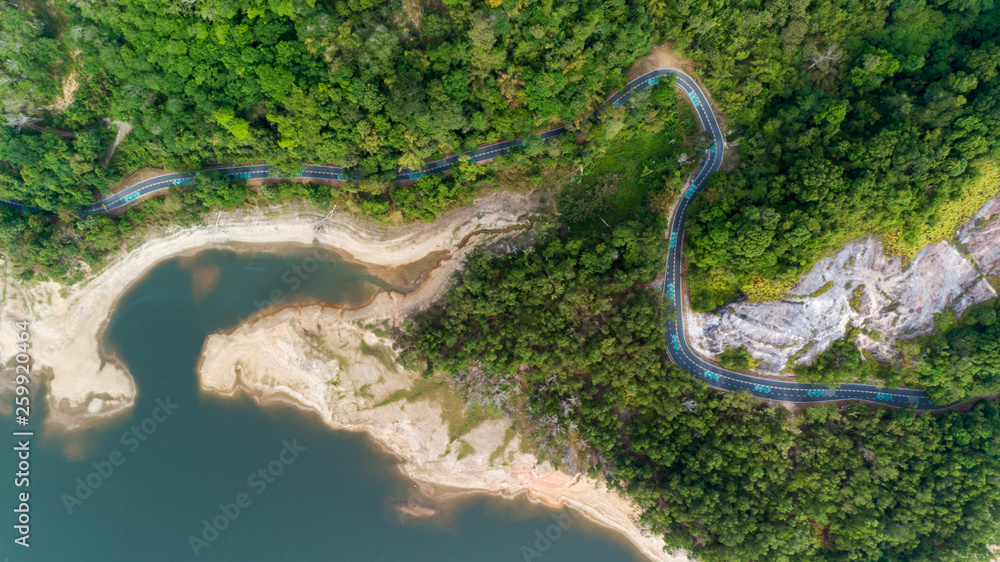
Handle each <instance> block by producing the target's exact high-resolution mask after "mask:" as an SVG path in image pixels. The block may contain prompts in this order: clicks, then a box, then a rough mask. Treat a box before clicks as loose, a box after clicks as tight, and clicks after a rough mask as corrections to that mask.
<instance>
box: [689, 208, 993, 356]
mask: <svg viewBox="0 0 1000 562" xmlns="http://www.w3.org/2000/svg"><path fill="white" fill-rule="evenodd" d="M956 240H957V241H958V244H957V245H956V244H952V243H949V242H941V243H939V244H934V245H929V246H926V247H925V248H923V249H922V250H921V251H920V253H918V254H917V256H916V257H915V258H914V259H913V260H912V261H911V262H909V263H903V260H902V259H901V258H899V257H892V258H889V257H887V256H886V255H885V253H884V252H883V250H882V243H881V242H880V241H879V240H876V239H873V238H866V239H863V240H861V241H858V242H855V243H852V244H848V245H847V246H845V247H844V248H843V249H842V250H840V251H839V252H837V254H836V255H834V256H833V257H830V258H826V259H823V260H821V261H820V262H819V263H817V264H816V266H815V267H814V268H813V269H812V271H810V272H809V273H808V274H806V275H805V276H803V278H802V279H801V280H800V281H799V283H798V284H797V285H796V286H795V287H794V288H793V289H792V290H791V291H789V294H788V295H787V296H786V298H784V299H782V300H780V301H777V302H769V303H761V304H752V303H737V304H731V305H728V306H726V307H725V308H724V309H723V310H722V311H721V313H719V314H700V313H689V315H688V317H687V322H686V325H687V326H688V328H687V331H688V338H689V340H690V342H691V344H692V345H693V346H694V347H695V349H697V350H698V351H700V352H701V353H702V354H704V355H707V356H714V355H716V354H717V353H720V352H722V351H723V350H724V349H726V348H732V347H739V346H746V347H747V349H748V350H750V353H751V354H753V356H754V357H755V358H756V359H758V360H760V361H761V365H760V367H759V368H758V371H759V372H760V373H761V374H767V375H778V374H779V373H781V371H783V370H784V369H785V368H786V366H790V365H788V363H789V361H795V362H797V363H803V364H807V363H809V362H811V361H812V360H813V359H814V358H815V357H816V355H817V354H819V353H820V352H822V351H824V350H826V349H827V348H828V347H829V346H830V343H831V342H833V341H834V340H837V339H840V338H842V337H844V335H845V334H846V332H847V328H848V326H856V327H858V328H861V331H862V332H864V333H862V334H861V335H858V336H857V338H856V340H855V343H856V344H857V345H858V347H860V348H865V349H869V350H871V352H872V354H873V355H874V356H875V357H876V358H879V359H888V358H889V357H891V356H892V355H893V353H894V352H893V343H894V342H895V340H896V339H898V338H907V337H913V336H917V335H920V334H925V333H927V332H929V331H930V330H931V329H932V327H933V322H934V315H935V314H936V313H939V312H942V311H944V310H945V309H948V308H951V309H953V310H954V311H955V314H956V315H959V316H960V315H961V314H962V313H963V312H964V311H965V309H966V308H968V307H969V306H971V305H973V304H976V303H980V302H983V301H985V300H988V299H990V298H993V297H996V296H997V292H996V290H995V289H994V287H993V286H991V285H990V283H989V281H988V280H987V279H986V278H985V276H989V275H997V274H998V273H1000V197H998V198H996V199H994V200H992V201H990V202H989V203H987V204H986V206H984V207H983V208H982V209H981V210H980V211H979V212H978V213H977V214H976V216H975V217H973V218H972V219H971V220H970V221H969V222H968V223H966V224H965V225H964V226H962V228H961V229H959V231H958V232H957V233H956ZM960 248H961V250H964V251H965V253H963V251H960Z"/></svg>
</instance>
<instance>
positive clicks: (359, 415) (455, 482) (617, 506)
mask: <svg viewBox="0 0 1000 562" xmlns="http://www.w3.org/2000/svg"><path fill="white" fill-rule="evenodd" d="M420 292H421V289H418V290H417V291H414V292H413V293H410V294H408V295H405V296H403V297H402V298H401V299H400V300H399V301H398V302H397V303H396V306H397V307H398V308H397V309H396V310H397V311H398V310H400V309H401V310H404V311H408V310H413V308H411V307H420V306H422V304H423V302H424V301H425V295H420ZM429 292H430V291H429ZM411 297H412V298H411ZM384 319H387V316H385V312H384V311H380V310H377V309H368V308H363V309H356V310H338V309H329V308H327V309H324V308H322V307H319V306H308V307H302V308H286V309H282V310H278V311H276V312H274V313H273V314H268V315H262V316H258V317H257V318H255V319H253V320H251V321H248V322H244V323H243V324H241V325H240V326H239V327H238V328H237V329H235V330H233V331H232V332H230V333H228V334H213V335H212V336H209V337H208V339H207V340H206V342H205V346H204V349H203V351H202V358H201V363H200V364H199V366H198V379H199V383H200V386H201V389H202V391H203V392H207V393H212V394H215V395H223V396H233V395H235V394H237V393H246V394H247V395H249V396H250V397H252V398H253V399H254V401H256V402H257V403H258V404H261V405H264V404H268V403H271V402H283V403H290V404H293V405H296V406H298V407H300V408H303V409H306V410H309V411H312V412H315V413H317V414H318V415H319V416H320V418H322V420H323V421H324V422H325V423H326V424H327V425H328V426H329V427H331V428H333V429H336V430H346V431H357V432H365V433H367V434H368V436H369V437H371V438H372V439H373V440H374V441H375V442H376V443H378V444H379V445H381V446H382V447H383V448H384V449H385V450H387V451H388V452H389V453H391V454H393V455H394V456H396V458H397V459H399V467H400V469H401V470H402V472H403V473H404V474H405V475H406V476H407V477H408V478H410V479H411V480H413V481H415V482H416V483H417V484H418V485H419V486H420V488H421V490H422V491H423V492H424V493H425V494H427V495H428V496H430V497H432V498H434V499H436V500H444V499H449V498H454V497H456V496H458V495H463V494H470V493H487V494H492V495H497V496H501V497H505V498H514V497H517V496H519V495H525V496H526V497H527V499H529V500H530V501H532V502H536V503H540V504H544V505H548V506H551V507H562V506H568V507H570V508H572V509H573V510H574V511H575V512H576V513H579V514H581V515H582V516H583V517H585V518H587V519H589V520H591V521H593V522H596V523H598V524H600V525H603V526H605V527H608V528H610V529H613V530H615V531H618V532H620V533H621V534H623V535H624V536H625V537H626V538H627V539H628V540H629V542H630V543H632V545H633V546H634V547H635V548H636V549H637V550H638V551H639V552H641V553H642V554H643V555H645V556H646V557H648V558H650V559H652V560H664V561H671V562H680V561H684V560H688V558H687V557H686V556H683V555H675V556H670V555H667V554H665V553H664V552H663V544H664V543H663V540H662V539H661V538H659V537H655V536H651V535H650V534H649V533H648V532H646V531H645V530H644V529H643V528H642V526H641V525H639V524H638V523H637V519H638V516H639V512H638V509H637V508H636V506H635V505H634V504H632V503H631V502H630V501H629V500H627V499H625V498H623V497H622V496H620V495H618V494H617V493H615V492H613V491H610V490H608V489H607V487H606V485H605V484H604V482H603V481H599V480H594V479H591V478H588V477H587V476H586V475H584V474H567V473H564V472H561V471H558V470H556V469H554V468H553V467H552V466H551V464H549V463H548V462H542V463H540V462H538V459H537V458H535V456H534V455H532V454H530V453H526V452H522V451H521V441H520V438H519V437H518V436H516V435H513V436H511V435H509V434H508V431H507V430H508V429H509V428H510V426H511V422H510V420H509V419H506V418H502V417H501V418H496V419H487V420H486V421H483V422H482V423H480V424H479V425H476V426H475V427H473V428H472V429H470V430H468V431H466V432H465V433H462V434H460V435H457V436H449V421H448V420H449V419H450V418H451V416H449V415H447V414H446V412H445V411H444V408H443V407H442V399H441V398H440V397H439V396H437V395H435V394H433V393H427V394H422V395H421V396H420V397H418V398H415V399H413V400H412V401H410V400H408V399H407V398H405V397H400V395H401V394H405V393H406V392H407V390H410V389H411V388H412V387H413V385H414V384H415V382H419V381H418V379H419V378H420V377H419V375H418V374H417V373H414V372H410V371H407V370H405V369H403V368H402V367H398V366H396V367H395V368H390V367H387V366H386V364H385V363H383V362H382V361H380V360H379V359H378V358H377V357H374V356H372V355H370V354H366V353H365V352H364V350H363V349H362V346H361V342H362V341H364V342H365V344H366V345H367V346H368V347H369V348H377V347H379V346H382V348H383V349H388V346H390V345H391V342H390V341H388V340H384V339H382V338H379V337H378V336H376V335H375V334H374V333H372V332H371V331H368V330H365V329H363V328H360V327H358V324H357V321H361V323H362V324H365V323H368V322H377V321H379V320H384ZM392 397H398V398H397V399H395V400H393V399H392ZM451 437H455V438H454V440H453V439H452V438H451Z"/></svg>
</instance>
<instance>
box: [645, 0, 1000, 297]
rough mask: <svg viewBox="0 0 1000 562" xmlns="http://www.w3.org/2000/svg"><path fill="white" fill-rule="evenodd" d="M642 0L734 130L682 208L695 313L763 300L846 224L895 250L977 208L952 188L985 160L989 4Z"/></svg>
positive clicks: (990, 76) (991, 84) (990, 161)
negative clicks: (728, 155) (733, 155)
mask: <svg viewBox="0 0 1000 562" xmlns="http://www.w3.org/2000/svg"><path fill="white" fill-rule="evenodd" d="M647 10H648V11H649V13H650V14H651V15H652V16H653V17H652V19H653V21H657V22H660V21H664V22H665V24H664V25H665V29H663V30H662V31H660V33H661V34H662V36H663V37H666V38H671V39H676V40H677V41H678V46H679V47H682V48H683V49H684V52H685V53H686V54H687V55H689V56H692V57H693V58H694V59H695V60H696V61H698V62H699V63H701V64H702V65H703V67H704V74H703V76H704V78H705V80H706V83H707V84H708V86H709V89H710V90H711V91H712V93H713V94H714V95H715V96H716V99H717V100H718V101H719V104H720V105H721V106H722V108H723V110H724V111H725V112H726V114H727V115H728V116H729V118H730V120H731V121H730V125H731V127H733V128H734V129H735V130H736V131H737V135H738V137H739V154H740V159H741V162H740V164H739V165H738V166H737V167H736V169H735V170H733V171H732V172H731V173H723V174H716V175H715V176H714V177H713V178H712V181H711V184H710V187H709V188H708V190H706V192H705V193H703V194H702V195H701V196H699V197H698V199H697V200H696V201H695V207H694V209H693V211H692V212H691V213H690V214H689V220H688V231H687V232H688V237H689V243H690V246H689V248H688V252H687V256H688V259H689V260H690V263H691V264H692V265H693V266H694V268H693V269H694V270H693V272H692V275H691V282H692V296H691V298H692V305H693V306H694V307H695V308H697V309H701V310H710V309H712V308H714V307H716V306H719V305H721V304H723V303H725V302H728V301H729V300H732V299H733V298H735V297H737V296H738V295H740V294H741V293H745V294H747V295H749V296H751V297H754V298H769V299H773V298H777V297H779V296H780V294H781V291H782V290H783V289H785V288H788V287H789V286H790V283H793V282H794V280H795V279H797V277H798V276H799V275H800V274H801V273H802V272H803V270H804V269H805V268H807V267H809V266H811V265H812V264H813V263H814V262H815V261H816V260H817V259H818V258H819V257H821V256H823V255H824V254H825V253H827V252H829V251H830V250H831V249H835V248H837V247H839V246H840V245H842V244H843V243H844V242H845V241H846V240H847V239H849V238H851V237H856V236H857V235H858V234H859V233H874V234H880V235H883V236H884V237H885V238H886V242H887V245H888V247H889V249H890V250H894V251H900V252H903V253H906V250H907V249H908V248H919V247H921V246H923V245H924V244H925V243H927V242H938V241H940V240H941V239H948V238H950V237H951V236H952V233H953V232H954V229H955V228H956V227H957V226H958V224H959V223H960V221H961V220H964V219H965V218H968V216H969V215H971V214H972V213H973V212H975V210H976V208H977V207H978V205H981V204H982V203H983V202H985V201H984V200H981V199H980V200H977V201H972V200H968V201H964V200H963V197H964V196H966V195H967V194H968V192H969V190H970V188H971V187H972V186H974V185H975V183H976V181H977V179H978V177H979V175H980V172H981V168H983V167H990V166H995V161H996V160H997V158H998V156H1000V79H998V65H1000V33H998V29H1000V9H998V8H997V7H996V6H995V5H994V3H993V2H934V1H932V2H925V1H917V2H892V1H886V0H877V1H875V2H856V1H844V2H759V1H747V2H718V3H710V4H701V5H698V6H697V8H696V7H694V6H692V5H691V4H689V3H686V2H659V1H658V2H652V3H651V4H649V5H647ZM990 187H992V190H987V191H992V193H986V197H987V198H988V197H991V196H993V195H995V193H996V185H992V186H990ZM977 203H978V205H977ZM952 208H961V212H960V213H958V215H959V216H954V217H953V216H952V214H951V209H952ZM939 223H942V224H939ZM943 223H947V224H943ZM938 227H941V229H943V232H941V233H940V234H939V237H938V238H937V239H931V238H930V237H929V234H930V233H933V232H935V231H936V229H938Z"/></svg>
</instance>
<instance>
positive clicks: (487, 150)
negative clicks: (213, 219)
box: [3, 68, 957, 410]
mask: <svg viewBox="0 0 1000 562" xmlns="http://www.w3.org/2000/svg"><path fill="white" fill-rule="evenodd" d="M661 77H675V78H676V82H675V85H676V87H677V88H678V89H680V90H681V91H682V92H684V94H685V96H686V98H687V99H688V101H689V102H690V103H691V105H692V106H693V108H694V111H695V114H696V115H697V116H698V121H699V123H700V125H701V128H702V129H703V130H705V131H706V132H708V133H709V134H710V135H711V136H712V139H713V141H714V142H713V144H712V146H711V148H709V149H708V150H706V151H705V154H704V156H703V157H702V159H701V161H700V162H699V164H698V168H697V169H696V170H695V173H694V175H693V176H692V177H691V178H690V180H689V183H688V185H687V187H686V189H685V190H684V192H683V194H682V196H681V199H680V202H679V203H678V205H677V209H676V211H675V213H674V215H673V217H672V219H671V222H670V249H669V251H668V253H667V261H666V277H665V279H664V287H663V289H664V296H665V298H666V299H667V300H668V301H669V303H668V304H669V305H670V306H671V309H672V310H673V311H675V314H674V319H672V320H669V321H667V322H666V323H665V325H664V327H665V328H666V344H667V353H668V354H669V356H670V359H671V361H673V362H674V363H675V364H676V365H678V366H680V367H682V368H684V369H686V370H687V371H688V372H689V373H690V374H691V376H692V377H694V378H696V379H698V380H701V381H703V382H704V383H706V384H708V385H709V386H710V387H712V388H715V389H718V390H723V391H747V392H750V393H751V394H753V395H754V396H756V397H758V398H765V399H773V400H778V401H782V402H793V403H815V402H830V401H837V400H860V401H864V402H871V403H875V404H881V405H885V406H896V407H912V408H915V409H917V410H940V409H944V408H948V407H951V406H954V405H955V404H957V402H956V403H952V404H947V405H936V404H933V403H931V401H930V399H929V398H928V396H927V394H926V393H925V392H923V391H921V390H915V389H905V388H880V387H877V386H873V385H866V384H844V385H840V386H839V387H837V388H829V387H826V386H818V385H813V384H806V383H797V382H787V381H778V380H772V379H764V378H760V377H754V376H750V375H746V374H743V373H738V372H735V371H730V370H728V369H723V368H721V367H719V366H717V365H713V364H710V363H708V362H706V361H704V360H703V359H701V358H700V357H698V356H697V355H696V354H695V353H694V352H693V351H692V350H691V348H690V347H689V346H688V344H687V340H686V338H685V336H684V320H683V319H684V314H683V306H684V303H683V290H682V281H681V250H682V249H683V243H684V221H685V219H686V217H687V212H688V208H689V207H690V204H691V201H692V200H693V199H694V197H695V196H696V195H697V194H698V192H699V191H701V190H702V189H703V188H704V187H705V185H706V183H707V181H708V178H709V177H711V175H712V174H713V173H715V172H716V171H718V169H719V166H721V165H722V160H723V157H724V155H725V150H726V142H725V136H724V135H723V132H722V130H721V129H720V128H719V123H718V121H717V120H716V118H715V114H714V112H713V111H712V109H711V105H710V104H709V102H708V97H707V96H706V95H705V93H704V92H703V91H702V90H701V88H700V87H699V86H698V84H697V83H696V82H695V81H694V80H693V79H692V78H691V77H690V76H688V75H687V74H685V73H683V72H681V71H679V70H674V69H669V68H662V69H658V70H653V71H650V72H647V73H645V74H643V75H642V76H639V77H638V78H636V79H634V80H632V81H631V82H629V83H628V84H627V85H626V87H625V89H624V91H622V92H619V93H616V94H614V95H612V96H611V97H609V98H608V99H607V100H605V101H604V103H602V104H601V106H600V107H598V108H597V110H596V111H595V112H594V116H595V117H597V116H598V115H599V114H600V113H601V111H602V110H603V109H604V108H606V107H608V106H621V105H622V104H624V103H625V102H626V101H628V99H629V97H630V96H631V93H632V92H634V91H636V90H642V89H646V88H649V87H652V86H653V85H655V84H657V83H658V82H659V79H660V78H661ZM565 132H567V129H566V127H559V128H556V129H552V130H550V131H546V132H544V133H541V135H540V136H541V138H542V139H543V140H547V139H549V138H551V137H555V136H558V135H561V134H563V133H565ZM524 140H525V139H518V140H512V141H504V142H499V143H494V144H491V145H489V146H484V147H482V148H478V149H476V150H472V151H469V152H464V153H462V154H456V155H454V156H449V157H447V158H443V159H441V160H436V161H434V162H430V163H428V164H427V165H426V166H424V167H423V168H421V169H420V170H411V169H408V168H403V169H401V170H399V171H398V172H397V174H396V177H395V178H393V179H392V180H391V181H393V182H401V181H411V180H416V179H419V178H421V177H423V176H425V175H430V174H440V173H444V172H446V171H447V170H448V169H449V168H450V167H451V165H452V164H454V163H455V162H457V161H458V160H459V158H462V157H468V158H471V159H472V160H473V161H475V162H482V161H484V160H490V159H493V158H496V157H497V156H503V155H506V154H507V153H508V152H509V151H510V149H512V148H517V147H520V146H522V144H523V143H524ZM211 170H212V171H218V172H224V173H226V174H227V175H229V177H231V178H234V179H282V178H284V177H285V176H272V175H271V172H270V166H268V165H266V164H262V165H252V166H221V167H213V168H212V169H211ZM194 177H195V174H194V173H193V172H185V173H169V174H163V175H160V176H156V177H153V178H149V179H146V180H143V181H140V182H137V183H135V184H133V185H131V186H129V187H127V188H125V189H124V190H122V191H120V192H118V193H115V194H113V195H109V196H107V197H105V198H103V199H101V200H100V201H97V202H95V203H92V204H90V205H87V206H85V207H83V208H82V209H80V210H81V212H83V213H103V212H111V211H114V210H117V209H121V208H122V207H125V206H126V205H129V204H131V203H133V202H134V201H136V200H138V199H141V198H143V197H147V196H151V195H156V194H160V193H164V192H166V191H167V190H169V189H170V188H171V187H172V186H175V185H184V184H188V183H190V182H191V181H192V180H193V179H194ZM296 177H301V178H306V179H318V180H344V181H346V180H351V179H353V178H354V177H355V176H354V171H353V170H350V169H345V168H341V167H338V166H316V165H308V166H306V167H305V169H304V170H303V171H302V172H300V173H298V174H296ZM3 203H4V204H6V205H9V206H12V207H17V208H21V209H26V207H25V206H24V204H23V203H22V202H20V201H6V202H3ZM678 304H681V306H680V307H678V306H677V305H678Z"/></svg>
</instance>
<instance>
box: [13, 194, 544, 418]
mask: <svg viewBox="0 0 1000 562" xmlns="http://www.w3.org/2000/svg"><path fill="white" fill-rule="evenodd" d="M539 198H540V195H538V194H535V195H517V194H510V193H501V192H497V193H490V194H487V195H485V196H483V197H481V198H479V199H477V200H476V201H475V202H474V203H473V204H472V205H471V206H469V207H466V208H463V209H458V210H455V211H452V212H449V213H447V214H445V215H444V216H442V217H441V218H440V219H439V220H437V221H436V222H434V223H431V224H417V225H406V226H401V227H375V226H373V225H371V224H370V223H367V222H362V221H358V220H355V219H353V218H352V217H351V216H349V215H347V214H331V215H328V216H324V215H322V214H317V213H315V212H308V211H301V210H300V211H296V210H294V209H288V208H286V209H284V210H283V211H274V212H271V213H269V215H265V213H264V212H262V211H258V212H255V213H254V214H250V215H247V214H245V213H242V212H238V213H232V214H228V215H227V214H219V215H216V216H212V217H210V219H209V220H208V221H207V224H206V225H204V226H196V227H191V228H176V227H175V228H171V229H168V230H166V231H164V232H161V233H156V234H155V235H151V237H150V240H149V241H147V242H145V243H143V244H142V245H140V246H139V247H137V248H135V249H133V250H131V251H128V252H124V253H122V255H121V256H119V257H118V258H117V259H115V260H114V261H113V262H112V263H110V264H109V265H108V266H107V267H106V268H105V269H104V271H102V272H101V273H100V274H99V275H97V276H96V277H93V278H92V279H90V280H88V281H85V282H83V283H81V284H79V285H75V286H72V287H64V286H62V285H60V284H58V283H52V282H49V283H41V284H34V285H25V284H22V283H19V282H17V281H16V280H15V279H14V278H13V276H12V275H11V274H10V271H9V268H4V278H3V283H4V292H3V295H4V296H3V301H2V305H0V321H2V322H3V323H4V325H5V326H7V325H8V324H10V323H11V322H14V321H17V320H25V319H26V320H29V321H30V331H31V338H32V340H31V343H32V349H31V351H32V359H33V362H34V363H33V367H34V371H35V372H36V373H45V374H47V375H48V376H49V377H50V378H49V381H48V394H47V397H48V402H49V407H50V415H49V418H48V419H47V420H46V421H47V422H48V423H55V424H59V425H62V426H65V427H66V428H69V429H72V428H75V427H78V426H79V425H81V424H83V423H86V421H87V420H88V419H91V418H93V417H96V416H107V415H111V414H115V413H117V412H121V411H123V410H127V409H128V408H129V407H131V406H132V404H133V402H134V397H135V394H136V388H135V384H134V383H133V381H132V377H131V376H130V375H129V374H128V372H127V371H126V370H125V369H124V368H123V367H122V366H121V365H119V364H117V363H116V362H115V361H114V359H113V358H108V357H105V356H103V354H102V352H101V349H100V342H99V340H100V337H101V334H102V333H103V331H104V325H105V324H106V322H107V320H108V317H109V316H110V314H111V312H112V311H113V309H114V305H115V303H116V302H117V300H118V298H119V297H120V296H121V295H122V294H124V293H125V292H126V291H127V289H128V288H129V287H130V286H131V285H132V284H133V283H135V282H136V281H138V280H139V279H141V278H142V277H143V276H144V275H145V274H146V273H148V272H149V271H150V270H151V269H152V268H153V267H154V266H155V265H156V264H157V263H159V262H161V261H163V260H165V259H168V258H171V257H174V256H178V255H182V254H187V253H193V252H197V251H201V250H205V249H209V248H226V247H231V246H233V245H238V244H282V245H291V244H299V245H311V244H318V245H322V246H324V247H328V248H332V249H334V250H336V251H337V252H338V253H340V254H342V255H345V256H347V257H348V258H350V259H353V260H357V261H360V262H364V263H367V264H372V266H375V267H376V269H377V268H378V267H382V268H393V267H402V266H406V265H407V264H412V263H414V262H418V261H420V260H421V259H422V258H424V257H426V256H428V255H430V254H434V253H436V252H437V253H442V252H443V253H447V252H450V251H451V250H452V249H453V248H455V247H456V246H458V245H459V244H460V243H461V242H462V241H463V240H466V239H467V238H468V237H470V235H471V234H472V233H474V232H477V231H481V230H492V229H503V228H505V227H511V226H516V225H517V224H519V223H524V222H526V218H527V216H528V215H530V214H531V213H532V212H534V211H536V210H537V209H538V207H539V205H540V203H539ZM439 269H440V268H439ZM443 272H444V269H440V271H439V272H438V273H434V274H431V275H430V276H429V277H428V278H427V279H426V280H425V281H424V284H425V285H427V287H426V289H427V290H426V291H421V292H420V294H421V295H426V298H429V299H433V298H434V295H436V294H440V292H441V290H442V289H443V287H444V285H445V283H447V280H448V276H447V275H446V274H443ZM435 288H436V289H437V290H436V291H434V289H435ZM399 296H400V295H396V294H380V295H379V296H378V297H377V298H376V299H375V301H374V302H373V303H372V304H371V308H372V310H378V311H381V312H382V313H384V314H386V315H387V317H390V318H398V317H399V316H398V314H395V313H394V312H393V309H394V305H393V303H394V300H395V299H397V298H399ZM16 343H17V340H16V339H15V333H14V330H13V329H12V328H9V327H5V328H3V329H0V353H3V354H4V355H5V356H8V357H10V356H12V353H11V351H12V350H14V345H15V344H16Z"/></svg>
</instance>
